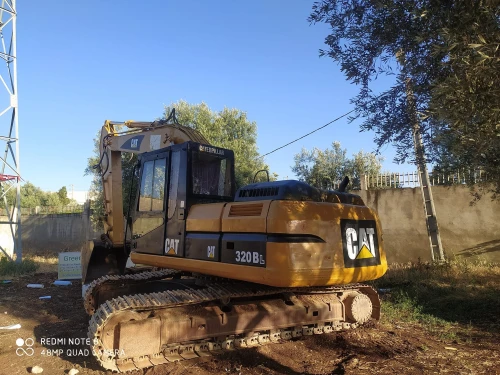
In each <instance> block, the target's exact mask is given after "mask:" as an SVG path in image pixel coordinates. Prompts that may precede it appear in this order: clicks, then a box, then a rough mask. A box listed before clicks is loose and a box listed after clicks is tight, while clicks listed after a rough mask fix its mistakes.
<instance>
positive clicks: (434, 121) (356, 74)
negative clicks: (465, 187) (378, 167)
mask: <svg viewBox="0 0 500 375" xmlns="http://www.w3.org/2000/svg"><path fill="white" fill-rule="evenodd" d="M499 12H500V10H499V7H498V2H497V1H495V0H483V1H471V2H465V1H460V2H453V1H432V0H401V1H397V2H394V1H392V0H377V1H368V0H323V1H319V2H316V3H315V4H314V6H313V10H312V13H311V15H310V16H309V18H308V20H309V21H310V22H312V23H317V22H324V23H327V24H329V25H330V26H331V33H330V34H329V35H328V36H327V37H326V39H325V43H326V44H327V45H328V47H329V48H328V50H326V51H325V50H321V51H320V55H322V56H325V55H326V56H329V57H331V58H332V59H333V60H335V61H336V62H338V63H339V64H340V68H341V70H342V71H343V72H344V74H345V76H346V78H347V79H348V80H349V81H351V82H353V83H355V84H358V85H359V87H360V90H359V94H358V95H357V96H356V97H354V98H353V99H352V102H353V104H354V105H355V106H356V115H357V116H362V117H364V122H363V123H362V125H361V129H362V130H374V131H375V133H376V138H375V141H376V143H377V145H378V147H379V149H380V147H381V146H382V145H384V144H386V143H393V144H394V145H395V146H396V149H397V157H396V161H397V162H403V161H406V160H414V157H413V144H412V143H413V142H412V131H411V129H412V128H411V126H412V122H411V116H412V115H413V114H414V112H413V111H411V106H409V104H408V100H407V99H408V98H407V92H408V87H409V86H410V87H411V90H412V91H413V95H414V97H415V106H416V112H417V114H418V119H419V122H420V124H421V128H422V134H423V140H424V144H425V147H426V151H427V156H428V161H429V162H439V161H441V160H443V159H444V158H446V159H448V160H453V161H454V163H453V164H454V167H458V166H461V167H468V168H470V167H472V168H477V167H480V168H484V169H489V170H491V172H492V174H493V175H494V174H495V173H496V176H495V178H496V182H497V185H496V186H497V187H496V189H497V191H498V187H499V186H500V185H499V184H500V181H499V174H498V172H499V171H498V165H499V154H498V150H499V147H498V142H499V138H498V137H497V135H498V134H499V130H500V129H498V128H496V126H497V124H498V116H499V109H500V105H499V100H500V96H499V95H498V87H500V86H499V83H500V82H499V79H500V78H499V76H500V75H499V74H498V68H499V65H498V64H499V62H498V57H499V53H500V52H499V48H498V47H499V43H500V42H499V41H500V33H499V30H500V27H499V20H500V13H499ZM379 75H388V76H394V82H393V84H392V85H390V87H387V88H386V90H383V92H382V93H375V92H373V91H372V83H373V81H374V80H376V79H377V77H378V76H379ZM408 85H409V86H408ZM357 116H356V117H357ZM478 149H481V150H484V151H485V152H483V154H484V157H483V156H482V155H481V153H477V152H475V150H478Z"/></svg>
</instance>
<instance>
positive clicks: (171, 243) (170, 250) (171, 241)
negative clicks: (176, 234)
mask: <svg viewBox="0 0 500 375" xmlns="http://www.w3.org/2000/svg"><path fill="white" fill-rule="evenodd" d="M178 248H179V240H176V239H175V238H167V239H166V240H165V254H167V255H177V250H178Z"/></svg>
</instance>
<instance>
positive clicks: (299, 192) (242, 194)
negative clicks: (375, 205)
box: [234, 180, 361, 204]
mask: <svg viewBox="0 0 500 375" xmlns="http://www.w3.org/2000/svg"><path fill="white" fill-rule="evenodd" d="M336 198H338V200H339V201H340V202H341V203H345V204H355V203H354V202H355V200H356V201H358V202H359V201H361V198H360V197H359V195H355V194H350V193H345V192H341V191H337V190H322V189H317V188H315V187H313V186H311V185H309V184H306V183H305V182H301V181H295V180H285V181H270V182H257V183H254V184H250V185H247V186H244V187H242V188H240V189H238V191H237V192H236V197H235V199H234V200H235V202H247V201H260V200H291V201H311V202H336Z"/></svg>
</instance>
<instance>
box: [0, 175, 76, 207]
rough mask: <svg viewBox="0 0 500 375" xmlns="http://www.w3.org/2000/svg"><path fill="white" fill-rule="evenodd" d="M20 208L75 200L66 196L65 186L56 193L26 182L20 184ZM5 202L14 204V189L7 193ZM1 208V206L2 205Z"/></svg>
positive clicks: (67, 202) (67, 203) (60, 204)
mask: <svg viewBox="0 0 500 375" xmlns="http://www.w3.org/2000/svg"><path fill="white" fill-rule="evenodd" d="M20 197H21V208H35V207H37V206H51V207H55V206H68V205H69V204H77V203H76V201H74V200H71V199H69V198H68V197H67V193H66V187H64V186H63V187H62V188H61V189H59V191H58V192H57V193H52V192H47V191H43V190H42V189H40V188H39V187H38V186H35V185H34V184H32V183H31V182H29V181H28V182H26V183H25V184H24V185H22V186H21V193H20ZM6 198H7V204H8V205H9V206H10V207H12V206H13V205H15V200H16V190H15V189H14V188H12V189H10V190H9V191H8V192H7V194H6ZM2 208H3V207H2Z"/></svg>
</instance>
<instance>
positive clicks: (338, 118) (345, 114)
mask: <svg viewBox="0 0 500 375" xmlns="http://www.w3.org/2000/svg"><path fill="white" fill-rule="evenodd" d="M354 111H356V108H354V109H351V110H350V111H349V112H347V113H344V114H343V115H342V116H339V117H337V118H335V119H333V120H332V121H330V122H329V123H327V124H325V125H323V126H320V127H319V128H317V129H314V130H313V131H312V132H309V133H307V134H305V135H303V136H302V137H299V138H297V139H294V140H293V141H291V142H288V143H287V144H286V145H283V146H280V147H278V148H275V149H274V150H272V151H269V152H268V153H267V154H264V155H262V156H261V158H263V157H265V156H267V155H269V154H272V153H273V152H276V151H278V150H280V149H282V148H285V147H286V146H289V145H291V144H292V143H295V142H297V141H300V140H301V139H302V138H305V137H307V136H309V135H311V134H312V133H315V132H317V131H318V130H321V129H323V128H326V127H327V126H328V125H331V124H333V123H334V122H336V121H338V120H340V119H341V118H343V117H346V116H347V115H349V114H351V113H353V112H354Z"/></svg>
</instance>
